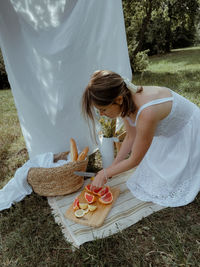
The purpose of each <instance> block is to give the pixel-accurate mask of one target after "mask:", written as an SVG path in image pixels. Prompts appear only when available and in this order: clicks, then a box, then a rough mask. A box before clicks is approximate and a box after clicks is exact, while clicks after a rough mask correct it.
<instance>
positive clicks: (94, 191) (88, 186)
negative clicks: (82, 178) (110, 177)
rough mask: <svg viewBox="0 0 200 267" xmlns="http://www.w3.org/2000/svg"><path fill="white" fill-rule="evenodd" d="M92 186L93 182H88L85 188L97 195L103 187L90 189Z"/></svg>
mask: <svg viewBox="0 0 200 267" xmlns="http://www.w3.org/2000/svg"><path fill="white" fill-rule="evenodd" d="M90 188H91V184H88V185H86V186H85V189H86V190H87V191H88V192H89V193H93V194H95V195H98V192H99V191H100V190H101V189H102V187H99V188H95V189H93V190H91V189H90Z"/></svg>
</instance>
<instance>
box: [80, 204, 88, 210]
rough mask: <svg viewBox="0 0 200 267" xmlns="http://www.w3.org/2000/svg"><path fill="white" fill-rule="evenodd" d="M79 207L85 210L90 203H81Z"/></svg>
mask: <svg viewBox="0 0 200 267" xmlns="http://www.w3.org/2000/svg"><path fill="white" fill-rule="evenodd" d="M79 207H80V209H82V210H85V209H87V207H88V204H87V203H79Z"/></svg>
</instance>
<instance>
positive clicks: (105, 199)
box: [99, 191, 113, 204]
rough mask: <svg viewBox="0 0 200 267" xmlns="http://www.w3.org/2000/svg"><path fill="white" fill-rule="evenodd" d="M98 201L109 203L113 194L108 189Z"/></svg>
mask: <svg viewBox="0 0 200 267" xmlns="http://www.w3.org/2000/svg"><path fill="white" fill-rule="evenodd" d="M99 202H101V203H102V204H110V203H112V202H113V195H112V193H111V192H110V191H109V192H107V193H106V194H104V195H103V196H102V197H100V198H99Z"/></svg>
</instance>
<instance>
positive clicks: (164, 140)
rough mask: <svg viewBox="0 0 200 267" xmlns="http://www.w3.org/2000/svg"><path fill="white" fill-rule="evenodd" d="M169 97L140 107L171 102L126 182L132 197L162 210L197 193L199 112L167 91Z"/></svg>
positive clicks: (199, 135) (172, 92)
mask: <svg viewBox="0 0 200 267" xmlns="http://www.w3.org/2000/svg"><path fill="white" fill-rule="evenodd" d="M170 91H171V94H172V97H167V98H162V99H156V100H153V101H151V102H148V103H146V104H144V105H143V106H141V107H140V109H139V111H138V113H137V116H136V120H135V123H133V122H132V121H131V119H130V118H128V117H127V120H128V121H129V124H130V125H131V126H133V127H134V126H136V123H137V119H138V116H139V114H140V113H141V111H142V110H143V109H144V108H146V107H149V106H151V105H156V104H160V103H163V102H167V101H172V109H171V112H170V114H169V115H168V116H167V117H166V118H164V119H163V120H161V121H160V122H159V124H158V126H157V129H156V132H155V136H154V138H153V141H152V144H151V146H150V148H149V150H148V151H147V153H146V155H145V156H144V158H143V160H142V161H141V163H140V164H139V166H138V167H137V168H136V170H135V172H134V173H133V175H132V176H131V177H130V179H129V180H128V181H127V186H128V188H129V189H130V191H131V192H132V194H133V195H134V196H135V197H136V198H138V199H140V200H143V201H150V202H154V203H157V204H159V205H161V206H166V207H177V206H183V205H186V204H188V203H190V202H192V201H193V200H194V198H195V197H196V196H197V194H198V192H199V191H200V109H199V107H198V106H196V105H195V104H193V103H192V102H190V101H189V100H187V99H186V98H184V97H182V96H181V95H179V94H177V93H175V92H174V91H172V90H170Z"/></svg>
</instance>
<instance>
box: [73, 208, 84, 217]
mask: <svg viewBox="0 0 200 267" xmlns="http://www.w3.org/2000/svg"><path fill="white" fill-rule="evenodd" d="M74 214H75V216H76V217H78V218H81V217H83V216H84V215H85V211H84V210H82V209H79V210H76V211H75V213H74Z"/></svg>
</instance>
